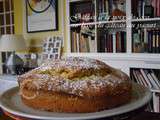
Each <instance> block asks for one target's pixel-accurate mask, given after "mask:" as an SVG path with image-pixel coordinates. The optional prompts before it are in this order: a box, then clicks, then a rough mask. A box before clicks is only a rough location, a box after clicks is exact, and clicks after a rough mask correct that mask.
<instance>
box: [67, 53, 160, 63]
mask: <svg viewBox="0 0 160 120" xmlns="http://www.w3.org/2000/svg"><path fill="white" fill-rule="evenodd" d="M66 56H81V57H94V58H102V59H103V58H105V59H110V60H111V59H113V60H127V61H128V60H131V61H144V62H154V63H156V64H160V54H158V55H157V54H148V53H67V54H66Z"/></svg>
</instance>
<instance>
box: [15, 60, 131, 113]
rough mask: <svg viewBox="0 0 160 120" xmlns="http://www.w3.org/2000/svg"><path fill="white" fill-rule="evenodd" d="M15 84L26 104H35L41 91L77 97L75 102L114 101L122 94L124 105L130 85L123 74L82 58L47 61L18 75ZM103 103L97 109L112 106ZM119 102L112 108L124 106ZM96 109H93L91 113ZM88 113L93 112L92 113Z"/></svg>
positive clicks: (98, 62) (128, 94)
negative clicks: (18, 87) (119, 105)
mask: <svg viewBox="0 0 160 120" xmlns="http://www.w3.org/2000/svg"><path fill="white" fill-rule="evenodd" d="M18 82H19V86H20V93H21V96H22V98H23V99H22V100H23V101H25V103H26V104H28V105H30V104H31V103H34V102H33V101H37V100H40V99H37V98H38V97H39V93H40V91H41V92H46V93H48V94H55V93H58V94H60V95H62V94H63V95H64V94H65V95H68V99H69V98H70V96H76V100H77V98H78V100H79V98H81V99H85V100H86V101H87V100H89V101H90V100H92V99H96V100H100V99H104V98H105V99H104V101H105V100H107V98H108V101H109V98H116V99H117V96H119V98H121V97H120V96H123V95H125V99H124V100H122V101H123V102H124V103H125V102H126V101H127V100H129V98H130V95H131V83H130V80H129V77H128V76H127V75H126V74H125V73H123V72H121V71H119V70H116V69H114V68H112V67H110V66H108V65H106V64H105V63H103V62H101V61H99V60H95V59H90V58H82V57H69V58H66V59H62V60H50V61H47V62H46V63H44V64H43V65H42V66H40V67H38V68H36V69H34V70H32V71H30V72H28V73H26V74H24V75H21V76H19V77H18ZM24 91H27V94H28V93H29V92H31V93H34V94H31V95H25V94H24ZM33 91H34V92H33ZM63 95H62V96H61V98H62V101H63V98H65V97H64V96H63ZM72 98H73V97H72ZM26 101H28V102H26ZM31 101H32V102H31ZM53 101H54V100H53ZM104 101H103V102H102V101H101V102H102V104H103V107H102V106H101V107H100V108H101V109H104V108H107V107H106V106H112V105H105V104H104ZM118 101H119V100H118ZM118 101H117V102H115V103H114V104H113V106H116V105H118V104H120V103H123V102H120V101H119V102H118ZM48 102H49V101H48ZM108 103H109V102H108ZM49 104H51V103H49ZM30 106H31V105H30ZM86 106H87V105H86ZM34 107H35V106H34ZM68 107H69V106H68ZM88 107H89V106H88ZM40 108H41V107H40ZM100 108H99V107H98V108H97V109H98V110H99V109H100ZM97 109H96V108H95V109H94V110H97ZM48 110H49V109H48ZM51 110H53V108H52V109H51ZM54 111H55V110H54ZM57 111H61V110H57ZM62 111H63V110H62ZM71 111H72V110H71ZM73 111H74V110H73ZM90 111H91V112H92V111H93V110H90ZM63 112H65V111H63ZM79 112H80V111H79ZM81 112H85V111H84V110H83V111H81Z"/></svg>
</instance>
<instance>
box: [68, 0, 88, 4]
mask: <svg viewBox="0 0 160 120" xmlns="http://www.w3.org/2000/svg"><path fill="white" fill-rule="evenodd" d="M83 1H91V0H70V2H71V3H72V2H83Z"/></svg>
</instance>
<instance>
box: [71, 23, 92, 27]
mask: <svg viewBox="0 0 160 120" xmlns="http://www.w3.org/2000/svg"><path fill="white" fill-rule="evenodd" d="M85 25H95V22H88V23H76V24H70V25H69V26H70V27H78V26H85Z"/></svg>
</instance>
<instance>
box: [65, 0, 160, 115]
mask: <svg viewBox="0 0 160 120" xmlns="http://www.w3.org/2000/svg"><path fill="white" fill-rule="evenodd" d="M86 1H87V2H89V3H90V4H91V5H92V7H90V8H92V9H90V13H92V14H88V15H89V16H101V14H100V12H99V11H101V12H102V13H103V12H106V7H104V5H103V4H101V2H104V1H112V2H113V1H115V0H67V4H66V14H67V16H68V19H67V28H68V29H67V34H68V36H67V37H68V40H67V53H66V56H82V57H90V58H96V59H100V60H102V61H104V62H106V63H107V64H109V65H111V66H113V67H115V68H117V69H120V70H122V71H124V72H125V73H127V74H128V75H130V76H131V78H133V70H140V69H142V70H154V71H159V70H160V51H159V50H160V35H157V34H153V33H156V32H157V33H158V32H159V31H160V0H151V3H149V1H150V0H117V1H121V2H123V5H125V9H124V8H123V7H122V6H121V7H120V9H121V8H123V10H124V11H123V13H125V14H123V15H122V16H123V17H124V18H125V19H109V18H107V19H106V18H104V17H103V14H102V19H97V17H92V18H94V19H92V20H88V21H78V22H74V23H72V22H70V17H71V16H72V15H73V13H74V12H75V9H77V8H78V7H75V8H74V9H73V6H74V5H76V4H78V5H79V6H81V3H84V2H86ZM100 1H101V2H100ZM112 2H111V3H112ZM124 2H125V3H124ZM146 2H147V3H146ZM108 3H109V2H108ZM108 3H106V4H108ZM100 4H101V5H100ZM151 5H152V6H151ZM71 6H72V7H71ZM100 6H103V7H104V8H103V7H102V9H101V8H100ZM108 6H109V8H110V7H111V5H108ZM81 7H82V8H83V10H84V11H85V13H87V12H86V10H85V7H84V6H81ZM99 8H100V9H99ZM146 8H147V9H146ZM155 8H156V9H155ZM148 9H149V10H150V11H147V10H148ZM82 13H83V11H82ZM71 14H72V15H71ZM107 15H110V16H111V12H110V11H108V12H107ZM146 15H148V16H146ZM154 23H155V24H156V26H154V27H155V28H154V27H151V28H147V27H144V26H141V27H142V28H141V29H139V28H138V27H137V26H138V24H142V25H145V24H149V25H150V24H154ZM112 24H118V25H119V24H123V25H124V27H122V28H114V29H113V28H107V30H105V29H104V28H99V26H101V25H112ZM134 25H135V26H134ZM83 26H92V27H91V28H90V29H91V31H92V32H91V33H92V34H91V35H90V39H88V38H87V40H88V41H89V40H93V41H94V44H92V46H94V50H91V51H90V50H88V51H87V50H86V51H76V50H75V51H73V48H72V47H73V43H78V42H73V35H72V31H73V30H74V31H76V32H77V33H78V34H79V33H81V27H83ZM136 27H137V28H138V30H137V28H136ZM117 32H125V33H122V34H125V37H124V36H123V37H122V38H121V39H126V42H124V41H120V42H123V44H124V43H125V44H126V45H124V46H123V47H122V48H123V51H121V50H120V51H118V50H117V48H118V47H117V46H116V43H117V41H118V40H116V34H117ZM136 33H138V34H137V35H135V34H136ZM74 34H75V33H74ZM106 34H107V35H109V34H112V37H114V40H113V39H112V42H111V43H110V42H109V43H108V42H103V41H102V43H100V40H102V39H104V38H105V37H106V36H107V35H106ZM113 34H115V35H113ZM118 34H119V33H118ZM150 34H152V35H151V38H152V39H149V37H148V36H149V35H150ZM79 35H80V34H79ZM104 35H105V36H104ZM75 36H76V35H75ZM77 36H78V35H77ZM137 36H138V38H141V39H139V40H138V42H137V43H138V44H137V43H136V42H135V41H136V39H137V38H136V37H137ZM85 37H87V36H85ZM99 37H100V38H99ZM155 38H156V39H155ZM107 39H109V38H107ZM154 40H155V41H154ZM139 41H140V42H139ZM151 41H152V42H151ZM146 42H147V44H146ZM71 43H72V44H71ZM88 43H89V44H90V42H88ZM106 43H107V44H111V46H112V48H110V51H108V49H109V47H108V46H105V48H102V50H101V49H99V46H103V44H106ZM135 43H136V44H135ZM88 46H89V45H88ZM135 46H138V47H137V48H140V49H138V50H135V48H134V47H135ZM149 46H150V48H151V49H155V47H157V48H156V49H155V51H156V52H155V51H154V50H153V51H148V48H149ZM124 48H125V50H124ZM157 50H158V51H157ZM158 80H159V81H160V78H159V77H158ZM151 91H152V93H153V99H152V104H151V106H150V107H151V108H152V111H154V112H159V109H160V108H157V107H156V106H159V104H160V102H159V94H160V89H159V88H158V89H155V88H151Z"/></svg>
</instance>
